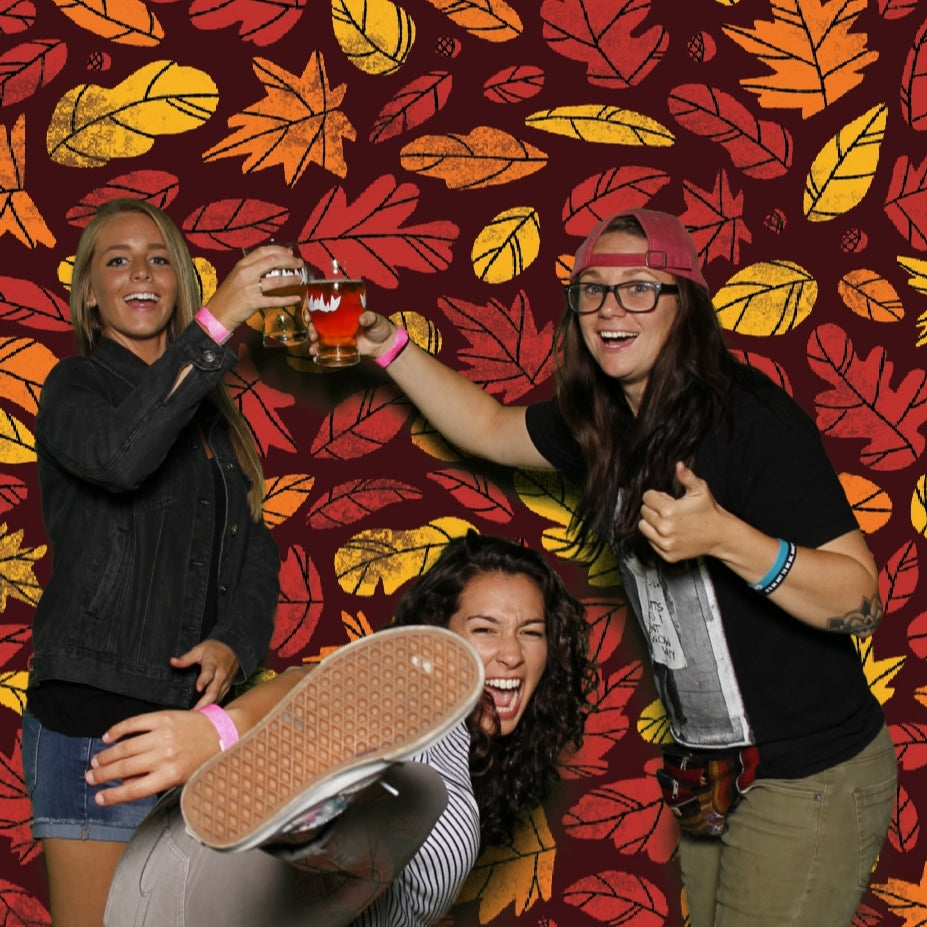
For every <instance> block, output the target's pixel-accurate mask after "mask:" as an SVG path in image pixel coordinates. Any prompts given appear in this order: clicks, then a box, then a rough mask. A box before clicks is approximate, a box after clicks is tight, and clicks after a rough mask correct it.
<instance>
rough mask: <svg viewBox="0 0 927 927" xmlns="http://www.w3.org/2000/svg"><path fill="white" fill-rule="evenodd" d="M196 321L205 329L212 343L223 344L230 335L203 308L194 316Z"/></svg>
mask: <svg viewBox="0 0 927 927" xmlns="http://www.w3.org/2000/svg"><path fill="white" fill-rule="evenodd" d="M196 321H197V322H199V323H200V325H202V326H203V328H205V329H206V331H207V332H208V333H209V336H210V337H211V338H212V340H213V341H217V342H218V343H219V344H225V342H226V341H228V340H229V338H231V337H232V333H231V332H230V331H229V330H228V329H227V328H226V327H225V326H224V325H223V324H222V323H221V322H220V321H219V320H218V319H217V318H216V317H215V316H214V315H213V314H212V313H211V312H210V311H209V310H208V309H207V308H206V307H205V306H203V308H202V309H200V311H199V312H197V314H196Z"/></svg>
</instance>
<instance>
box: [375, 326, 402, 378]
mask: <svg viewBox="0 0 927 927" xmlns="http://www.w3.org/2000/svg"><path fill="white" fill-rule="evenodd" d="M408 343H409V333H408V332H407V331H406V330H405V329H404V328H402V327H401V326H399V325H397V326H396V337H395V338H394V339H393V346H392V347H391V348H390V349H389V350H388V351H387V352H386V353H384V354H381V355H380V356H379V357H375V358H374V360H375V361H376V362H377V363H378V364H379V365H380V366H381V367H384V368H385V367H389V365H390V364H391V363H392V362H393V361H394V360H396V357H397V356H398V355H399V354H400V353H401V352H402V349H403V348H404V347H405V346H406V345H407V344H408Z"/></svg>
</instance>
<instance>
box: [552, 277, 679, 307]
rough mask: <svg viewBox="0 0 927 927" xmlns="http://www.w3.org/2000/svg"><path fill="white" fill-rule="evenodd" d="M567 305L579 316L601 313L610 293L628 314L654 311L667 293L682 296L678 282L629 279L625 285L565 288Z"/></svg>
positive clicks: (589, 284)
mask: <svg viewBox="0 0 927 927" xmlns="http://www.w3.org/2000/svg"><path fill="white" fill-rule="evenodd" d="M563 292H564V293H566V298H567V305H568V306H569V307H570V308H571V309H572V310H573V311H574V312H577V313H579V315H587V314H588V313H591V312H598V311H599V310H600V309H601V308H602V306H603V305H604V304H605V298H606V297H607V296H608V294H609V293H614V294H615V299H617V300H618V305H619V306H621V308H622V309H624V310H625V312H650V311H651V310H652V309H654V308H655V307H656V305H657V301H658V300H659V299H660V296H661V295H662V294H663V293H678V292H679V287H678V286H676V284H675V283H658V282H657V281H656V280H627V281H625V282H624V283H613V284H611V286H609V285H607V284H605V283H589V282H587V283H571V284H570V285H569V286H565V287H564V288H563Z"/></svg>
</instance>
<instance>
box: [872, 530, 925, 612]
mask: <svg viewBox="0 0 927 927" xmlns="http://www.w3.org/2000/svg"><path fill="white" fill-rule="evenodd" d="M919 576H920V569H919V567H918V562H917V548H916V547H915V546H914V542H913V541H908V542H907V543H906V544H903V545H902V546H901V547H899V548H898V550H896V551H895V553H894V554H892V556H891V557H889V558H888V562H887V563H886V564H885V566H884V567H882V569H881V570H880V571H879V597H880V598H881V599H882V605H883V606H884V608H885V614H886V615H889V614H891V613H892V612H897V611H898V610H899V609H900V608H904V606H905V605H907V604H908V602H909V601H910V600H911V597H912V596H913V595H914V593H915V592H916V591H917V581H918V578H919Z"/></svg>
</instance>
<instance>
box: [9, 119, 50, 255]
mask: <svg viewBox="0 0 927 927" xmlns="http://www.w3.org/2000/svg"><path fill="white" fill-rule="evenodd" d="M25 178H26V117H25V116H20V117H19V119H17V120H16V123H15V124H14V126H13V131H12V132H10V134H9V135H7V132H6V126H0V235H5V234H6V233H7V232H10V233H12V234H13V235H15V236H16V237H17V238H18V239H19V240H20V241H21V242H22V243H23V244H24V245H26V247H27V248H34V247H35V246H36V245H45V246H46V247H48V248H52V247H54V244H55V236H54V235H52V233H51V229H49V227H48V226H47V225H46V224H45V220H44V219H43V218H42V216H41V214H40V213H39V210H38V208H37V207H36V205H35V203H34V202H33V200H32V197H31V196H29V194H28V193H26V189H25V182H26V180H25Z"/></svg>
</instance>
